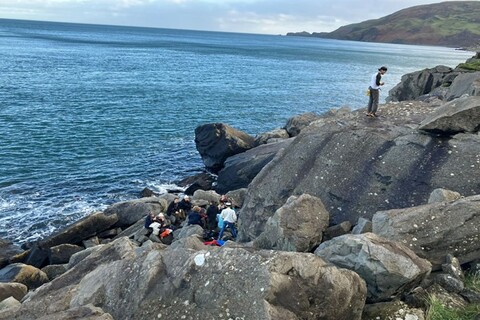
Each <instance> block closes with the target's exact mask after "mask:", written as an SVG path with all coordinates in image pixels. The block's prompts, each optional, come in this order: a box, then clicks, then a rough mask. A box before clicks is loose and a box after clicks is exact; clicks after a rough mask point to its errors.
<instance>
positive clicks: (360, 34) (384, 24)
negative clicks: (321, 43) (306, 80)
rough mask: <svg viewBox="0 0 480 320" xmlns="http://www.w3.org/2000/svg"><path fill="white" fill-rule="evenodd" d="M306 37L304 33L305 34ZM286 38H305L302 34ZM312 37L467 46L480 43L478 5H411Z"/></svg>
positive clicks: (479, 12) (458, 3) (459, 3)
mask: <svg viewBox="0 0 480 320" xmlns="http://www.w3.org/2000/svg"><path fill="white" fill-rule="evenodd" d="M307 34H308V33H307ZM287 35H297V36H305V35H306V34H305V32H302V33H289V34H287ZM309 36H312V37H320V38H330V39H339V40H354V41H367V42H386V43H400V44H415V45H438V46H448V47H469V46H472V45H475V44H477V43H479V42H480V2H479V1H455V2H453V1H451V2H442V3H435V4H430V5H422V6H415V7H411V8H407V9H403V10H400V11H397V12H395V13H393V14H391V15H388V16H385V17H383V18H380V19H376V20H368V21H364V22H361V23H355V24H350V25H346V26H343V27H340V28H339V29H337V30H335V31H333V32H329V33H324V32H322V33H315V32H314V33H312V34H309Z"/></svg>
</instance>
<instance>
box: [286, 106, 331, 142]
mask: <svg viewBox="0 0 480 320" xmlns="http://www.w3.org/2000/svg"><path fill="white" fill-rule="evenodd" d="M321 118H322V116H321V115H319V114H316V113H314V112H307V113H303V114H300V115H297V116H294V117H292V118H290V119H288V121H287V124H286V125H285V127H284V129H285V130H286V131H287V132H288V135H289V136H290V137H295V136H297V135H298V134H299V133H300V131H302V130H303V128H305V127H308V126H309V125H310V123H312V122H314V121H315V120H318V119H321Z"/></svg>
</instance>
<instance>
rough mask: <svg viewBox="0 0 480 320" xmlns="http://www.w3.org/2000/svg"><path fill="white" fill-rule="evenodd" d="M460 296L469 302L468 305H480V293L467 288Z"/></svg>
mask: <svg viewBox="0 0 480 320" xmlns="http://www.w3.org/2000/svg"><path fill="white" fill-rule="evenodd" d="M460 295H461V296H462V297H463V298H464V299H465V300H467V302H468V303H476V304H479V303H480V292H478V291H475V290H472V289H469V288H465V289H463V290H462V291H461V292H460Z"/></svg>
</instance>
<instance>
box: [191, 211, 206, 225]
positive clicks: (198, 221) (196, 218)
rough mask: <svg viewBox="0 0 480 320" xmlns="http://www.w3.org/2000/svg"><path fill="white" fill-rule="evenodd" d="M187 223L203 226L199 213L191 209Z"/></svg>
mask: <svg viewBox="0 0 480 320" xmlns="http://www.w3.org/2000/svg"><path fill="white" fill-rule="evenodd" d="M188 224H189V225H191V224H198V225H199V226H201V227H203V224H202V216H201V215H200V213H198V212H195V211H191V212H190V213H189V214H188Z"/></svg>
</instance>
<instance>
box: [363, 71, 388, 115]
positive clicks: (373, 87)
mask: <svg viewBox="0 0 480 320" xmlns="http://www.w3.org/2000/svg"><path fill="white" fill-rule="evenodd" d="M386 72H387V67H380V68H379V69H378V72H377V73H375V74H374V75H372V79H371V81H370V87H369V88H368V90H369V91H370V99H369V101H368V110H367V116H369V117H372V118H375V117H377V115H376V112H377V109H378V98H379V96H380V94H379V91H380V87H381V86H383V85H384V84H385V83H384V82H382V76H383V75H384V74H385V73H386Z"/></svg>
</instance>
